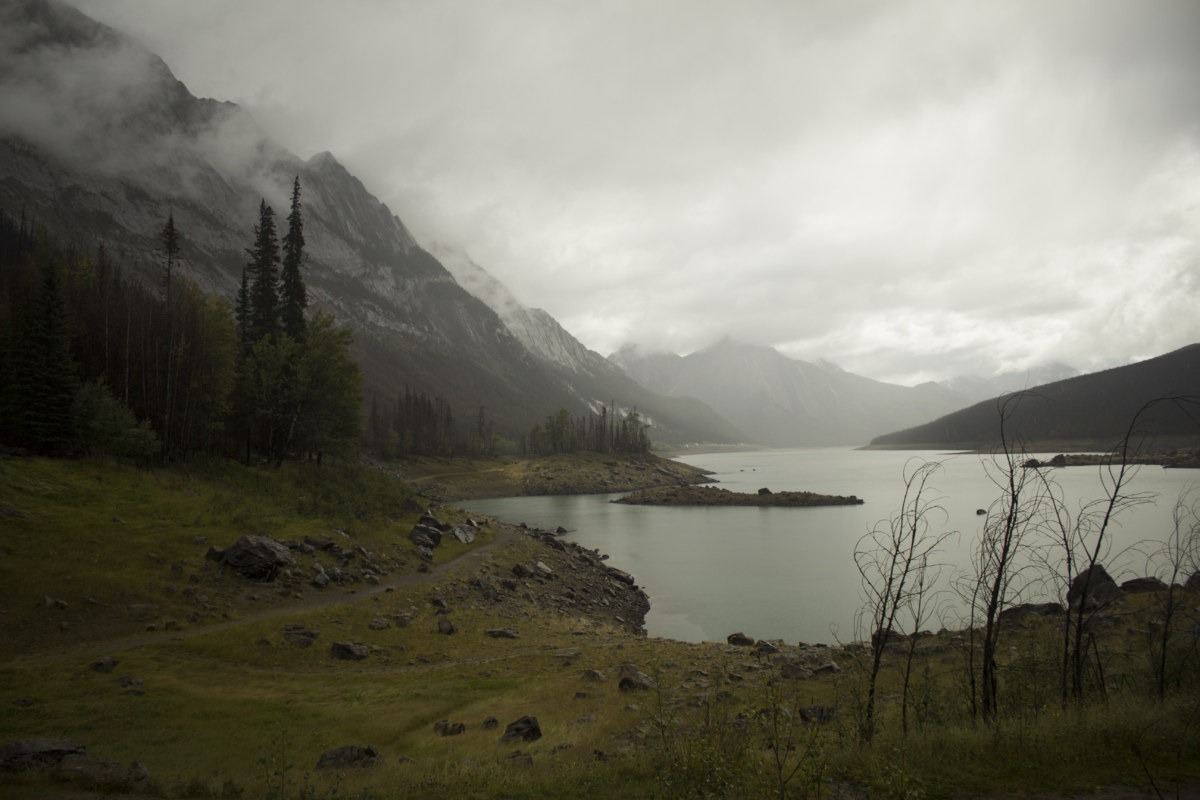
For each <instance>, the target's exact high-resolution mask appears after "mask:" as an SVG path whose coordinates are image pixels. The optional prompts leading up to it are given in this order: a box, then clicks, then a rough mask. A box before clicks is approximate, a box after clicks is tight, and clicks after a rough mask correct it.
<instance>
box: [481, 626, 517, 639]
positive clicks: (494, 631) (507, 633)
mask: <svg viewBox="0 0 1200 800" xmlns="http://www.w3.org/2000/svg"><path fill="white" fill-rule="evenodd" d="M484 633H486V634H487V635H488V636H490V637H492V638H493V639H516V638H517V637H518V636H519V634H518V633H517V629H516V628H488V629H487V630H486V631H484Z"/></svg>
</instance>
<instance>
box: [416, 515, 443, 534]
mask: <svg viewBox="0 0 1200 800" xmlns="http://www.w3.org/2000/svg"><path fill="white" fill-rule="evenodd" d="M417 524H418V525H424V526H426V527H428V528H434V529H436V530H438V531H445V530H449V529H450V526H449V525H448V524H446V523H445V522H442V521H441V520H440V519H438V518H437V517H435V516H434V515H433V514H430V513H429V512H428V511H426V512H425V513H424V514H422V515H421V518H420V519H419V520H417Z"/></svg>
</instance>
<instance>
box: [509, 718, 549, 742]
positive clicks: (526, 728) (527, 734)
mask: <svg viewBox="0 0 1200 800" xmlns="http://www.w3.org/2000/svg"><path fill="white" fill-rule="evenodd" d="M540 738H542V727H541V726H540V725H538V721H537V717H532V716H524V717H521V718H520V719H518V720H517V721H516V722H510V723H508V726H507V727H506V728H505V729H504V735H503V736H501V737H500V741H501V742H503V743H508V742H535V741H537V740H538V739H540Z"/></svg>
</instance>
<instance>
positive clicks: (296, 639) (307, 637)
mask: <svg viewBox="0 0 1200 800" xmlns="http://www.w3.org/2000/svg"><path fill="white" fill-rule="evenodd" d="M320 635H321V634H320V632H319V631H313V630H309V629H308V628H305V627H304V626H303V625H284V626H283V640H284V641H285V642H287V643H288V644H290V645H293V646H295V647H308V646H309V645H310V644H312V643H313V640H314V639H316V638H317V637H318V636H320Z"/></svg>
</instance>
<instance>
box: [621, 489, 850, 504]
mask: <svg viewBox="0 0 1200 800" xmlns="http://www.w3.org/2000/svg"><path fill="white" fill-rule="evenodd" d="M613 502H614V503H626V504H628V505H639V506H781V507H785V508H808V507H812V506H856V505H860V504H861V503H862V500H861V499H860V498H858V497H855V496H854V495H850V496H848V497H846V496H843V495H833V494H817V493H816V492H772V491H771V490H770V489H759V490H758V491H757V492H755V493H754V494H750V493H748V492H731V491H730V490H728V489H721V488H719V487H716V486H658V487H654V488H651V489H640V490H638V491H636V492H633V493H631V494H627V495H625V496H624V497H621V498H618V499H616V500H614V501H613Z"/></svg>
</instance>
